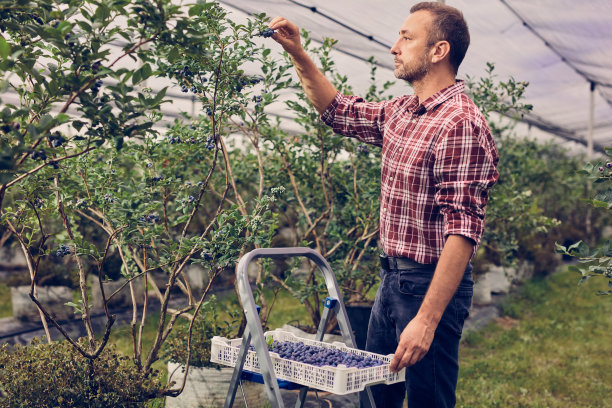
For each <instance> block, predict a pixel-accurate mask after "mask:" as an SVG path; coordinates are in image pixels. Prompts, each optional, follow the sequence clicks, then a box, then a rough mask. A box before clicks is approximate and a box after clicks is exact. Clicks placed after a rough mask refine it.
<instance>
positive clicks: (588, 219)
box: [585, 82, 595, 236]
mask: <svg viewBox="0 0 612 408" xmlns="http://www.w3.org/2000/svg"><path fill="white" fill-rule="evenodd" d="M594 125H595V82H591V83H590V94H589V126H588V132H587V157H588V160H591V159H592V158H593V154H594V152H593V127H594ZM591 191H592V186H591V183H587V196H588V197H590V196H591ZM585 230H586V233H587V236H589V235H591V233H592V232H593V231H592V230H593V228H592V225H591V207H590V206H589V207H588V208H587V213H586V220H585Z"/></svg>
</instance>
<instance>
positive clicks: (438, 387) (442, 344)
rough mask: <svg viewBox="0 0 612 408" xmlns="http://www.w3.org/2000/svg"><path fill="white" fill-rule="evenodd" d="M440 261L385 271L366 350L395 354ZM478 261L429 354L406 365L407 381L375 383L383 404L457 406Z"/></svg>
mask: <svg viewBox="0 0 612 408" xmlns="http://www.w3.org/2000/svg"><path fill="white" fill-rule="evenodd" d="M434 268H435V266H432V265H423V264H418V263H416V262H414V267H410V268H409V269H401V270H383V269H381V271H380V276H381V283H380V287H379V288H378V292H377V293H376V300H375V301H374V306H373V307H372V315H371V316H370V324H369V327H368V339H367V343H366V350H367V351H371V352H374V353H379V354H385V355H386V354H392V353H395V349H396V348H397V344H398V341H399V337H400V334H401V333H402V331H403V330H404V328H405V327H406V325H407V324H408V322H410V320H412V319H413V318H414V317H415V316H416V314H417V312H418V310H419V307H420V306H421V302H422V301H423V298H424V297H425V293H426V292H427V288H428V287H429V283H430V282H431V278H432V276H433V273H434ZM473 285H474V281H473V280H472V266H471V265H469V264H468V267H467V269H466V271H465V274H464V277H463V280H462V281H461V283H460V285H459V288H458V289H457V292H456V293H455V295H454V296H453V298H452V299H451V301H450V302H449V304H448V307H447V308H446V310H445V311H444V314H443V315H442V319H441V320H440V323H439V325H438V328H437V329H436V333H435V335H434V340H433V343H432V345H431V348H430V349H429V352H428V353H427V354H426V355H425V357H424V358H423V359H422V360H421V361H419V362H418V363H416V364H415V365H413V366H411V367H407V368H406V383H405V384H404V383H397V384H392V385H384V384H383V385H375V386H372V387H371V390H372V395H373V397H374V401H375V402H376V406H377V407H378V408H394V407H398V408H400V407H402V406H403V401H404V398H405V396H406V395H407V397H408V407H409V408H427V407H436V408H442V407H444V408H446V407H454V406H455V402H456V396H455V389H456V387H457V376H458V371H459V361H458V354H459V340H460V339H461V331H462V330H463V322H464V320H465V319H466V318H467V317H468V314H469V309H470V305H471V303H472V293H473V292H472V288H473Z"/></svg>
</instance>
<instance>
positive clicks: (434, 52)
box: [430, 41, 450, 64]
mask: <svg viewBox="0 0 612 408" xmlns="http://www.w3.org/2000/svg"><path fill="white" fill-rule="evenodd" d="M449 54H450V44H449V43H448V41H438V42H437V43H435V44H434V45H433V46H432V47H431V48H430V56H431V62H432V64H436V63H438V62H440V61H442V60H444V59H445V58H448V56H449Z"/></svg>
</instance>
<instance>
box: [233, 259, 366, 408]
mask: <svg viewBox="0 0 612 408" xmlns="http://www.w3.org/2000/svg"><path fill="white" fill-rule="evenodd" d="M288 257H306V258H308V259H310V260H311V261H313V262H314V263H315V265H317V267H318V268H319V269H320V270H321V272H322V273H323V277H324V278H325V285H326V286H327V291H328V293H329V297H327V298H326V299H325V303H324V308H323V315H322V316H321V322H320V323H319V327H318V330H317V334H316V336H315V340H317V341H322V340H323V335H324V334H325V327H326V326H327V322H328V320H329V318H330V316H331V315H330V313H331V312H332V311H333V312H334V313H335V314H336V318H337V320H338V326H339V327H340V332H341V333H342V339H343V340H344V343H345V344H346V345H347V346H348V347H352V348H355V347H356V346H355V344H356V343H355V337H354V335H353V331H352V330H351V324H350V322H349V319H348V315H347V314H346V309H345V308H344V303H343V302H342V296H341V294H340V291H339V289H338V283H337V282H336V277H335V275H334V273H333V271H332V269H331V267H330V266H329V264H328V263H327V261H326V260H325V258H323V256H322V255H321V254H320V253H318V252H316V251H315V250H313V249H310V248H303V247H289V248H259V249H255V250H253V251H251V252H249V253H247V254H245V255H244V256H243V257H242V258H241V259H240V262H239V263H238V266H237V267H236V277H237V281H238V294H239V295H240V300H241V301H242V305H243V307H244V313H245V316H246V322H247V325H246V329H245V330H244V334H243V336H242V345H241V346H240V352H239V353H238V359H237V361H236V365H235V366H234V372H233V374H232V380H231V381H230V386H229V390H228V393H227V398H226V400H225V405H224V407H225V408H231V407H233V405H234V399H235V397H236V390H237V388H238V385H239V383H240V381H241V378H242V377H243V374H245V373H246V372H243V367H244V362H245V359H246V355H247V352H248V350H249V346H250V345H251V343H253V347H254V348H255V351H256V352H257V358H258V360H259V364H260V368H261V376H262V377H263V384H264V389H265V392H266V396H267V397H268V400H269V401H270V407H271V408H285V405H284V403H283V399H282V396H281V393H280V388H281V387H280V386H279V382H280V384H281V386H283V388H293V389H295V388H296V387H295V386H297V388H299V390H300V393H299V396H298V399H297V401H296V405H295V406H296V408H301V407H303V406H304V403H305V401H306V394H307V392H308V387H307V386H303V385H299V384H294V383H292V382H288V381H279V380H277V378H276V374H275V373H274V366H273V365H272V360H271V358H270V352H269V350H268V345H267V344H266V339H265V338H264V333H263V329H262V328H261V323H260V320H259V313H258V306H257V305H256V304H255V299H254V298H253V291H252V290H251V286H250V285H249V278H248V274H247V271H248V266H249V264H250V263H251V262H252V261H254V260H256V259H258V258H273V259H276V258H288ZM256 375H257V374H256ZM249 378H251V379H252V375H250V373H249ZM360 394H361V395H360V400H361V407H362V408H376V405H375V403H374V400H373V399H372V392H371V390H370V387H369V386H366V388H365V391H362V392H361V393H360Z"/></svg>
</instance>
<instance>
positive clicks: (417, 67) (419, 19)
mask: <svg viewBox="0 0 612 408" xmlns="http://www.w3.org/2000/svg"><path fill="white" fill-rule="evenodd" d="M430 24H431V16H430V14H429V12H427V11H417V12H415V13H413V14H411V15H410V16H409V17H408V18H407V19H406V21H405V22H404V24H403V25H402V27H401V29H400V36H399V38H398V40H397V41H396V42H395V44H394V45H393V47H392V48H391V54H393V55H394V56H395V58H394V61H395V77H396V78H398V79H403V80H405V81H408V82H409V83H414V82H415V81H419V80H421V79H423V78H424V77H425V76H426V75H427V73H428V72H429V68H430V66H431V62H430V58H429V48H428V47H427V32H428V31H427V27H429V25H430Z"/></svg>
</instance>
